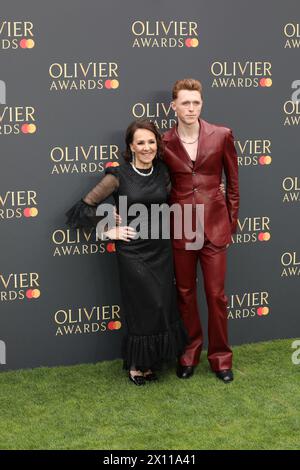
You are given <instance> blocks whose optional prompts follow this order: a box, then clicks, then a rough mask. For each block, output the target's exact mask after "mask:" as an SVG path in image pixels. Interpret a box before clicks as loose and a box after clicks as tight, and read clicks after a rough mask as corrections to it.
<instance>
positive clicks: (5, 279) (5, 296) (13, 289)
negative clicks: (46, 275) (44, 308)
mask: <svg viewBox="0 0 300 470" xmlns="http://www.w3.org/2000/svg"><path fill="white" fill-rule="evenodd" d="M40 295H41V291H40V280H39V274H38V273H0V300H1V302H12V301H14V300H26V299H27V300H35V299H38V298H39V297H40Z"/></svg>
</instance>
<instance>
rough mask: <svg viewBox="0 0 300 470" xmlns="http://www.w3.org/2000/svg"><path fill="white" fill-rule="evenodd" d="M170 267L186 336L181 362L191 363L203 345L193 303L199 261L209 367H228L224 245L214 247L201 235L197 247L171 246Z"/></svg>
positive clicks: (193, 363)
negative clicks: (171, 262) (186, 343)
mask: <svg viewBox="0 0 300 470" xmlns="http://www.w3.org/2000/svg"><path fill="white" fill-rule="evenodd" d="M173 253H174V267H175V277H176V287H177V299H178V308H179V312H180V315H181V318H182V320H183V323H184V325H185V328H186V330H187V333H188V335H189V338H190V343H189V345H188V346H187V348H186V350H185V352H184V354H183V355H182V356H181V357H180V360H179V361H180V364H181V365H183V366H195V365H197V364H198V362H199V359H200V353H201V350H202V346H203V331H202V326H201V321H200V316H199V311H198V303H197V263H198V260H199V261H200V265H201V269H202V274H203V280H204V288H205V294H206V300H207V307H208V353H207V356H208V360H209V363H210V366H211V369H212V370H213V371H215V372H216V371H219V370H223V369H231V368H232V351H231V349H230V347H229V345H228V333H227V297H226V296H225V293H224V285H225V273H226V247H217V246H215V245H213V244H212V243H211V242H210V241H209V240H207V239H205V242H204V245H203V247H202V248H201V250H195V251H193V250H180V249H174V250H173Z"/></svg>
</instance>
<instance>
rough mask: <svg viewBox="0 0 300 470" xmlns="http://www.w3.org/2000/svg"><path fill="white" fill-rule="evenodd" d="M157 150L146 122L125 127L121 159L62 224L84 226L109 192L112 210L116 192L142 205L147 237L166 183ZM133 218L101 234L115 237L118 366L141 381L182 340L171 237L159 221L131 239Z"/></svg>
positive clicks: (156, 135)
mask: <svg viewBox="0 0 300 470" xmlns="http://www.w3.org/2000/svg"><path fill="white" fill-rule="evenodd" d="M161 151H162V141H161V136H160V134H159V132H158V130H157V128H156V126H155V125H154V124H153V123H152V122H150V121H147V120H144V121H135V122H133V123H132V124H131V125H130V126H129V127H128V129H127V131H126V152H125V163H124V164H121V165H120V166H118V167H108V168H107V169H106V170H105V176H104V178H103V179H102V180H101V181H100V182H99V183H98V184H97V185H96V186H95V187H94V188H93V189H92V190H91V191H90V192H89V193H88V194H87V195H86V196H85V197H84V198H83V199H81V200H80V201H79V202H78V203H77V204H75V206H73V207H72V208H71V209H70V210H69V211H68V212H67V217H68V220H67V224H68V225H69V226H71V227H72V228H78V227H87V226H90V225H91V223H92V222H91V221H92V220H95V214H96V208H97V206H98V205H99V203H101V202H103V201H104V200H105V199H106V198H107V197H108V196H110V195H112V194H113V197H114V199H115V203H116V206H117V211H118V209H119V198H120V196H127V206H128V209H129V208H130V207H132V205H133V204H136V203H139V204H143V205H144V206H146V207H147V209H148V216H149V217H148V218H147V219H144V220H143V219H142V218H139V220H140V227H139V228H140V229H142V226H143V225H145V224H146V225H147V226H146V229H147V230H146V231H147V235H149V236H150V229H151V218H150V210H151V205H152V204H163V203H167V199H168V193H169V191H170V186H171V184H170V178H169V173H168V169H167V167H166V166H165V164H164V163H163V162H162V160H161V159H160V158H159V153H160V152H161ZM133 219H134V217H129V216H128V218H127V221H128V225H127V226H115V227H113V228H111V229H110V230H108V231H106V232H105V235H106V237H108V238H109V239H112V240H116V253H117V259H118V265H119V273H120V287H121V294H122V299H123V306H124V317H125V320H126V324H127V330H128V333H127V336H126V337H125V338H124V343H123V358H124V368H125V369H128V370H129V379H130V380H131V381H132V382H134V383H135V384H136V385H144V384H145V383H146V381H150V380H156V379H157V376H156V374H155V372H154V371H155V369H157V368H158V367H159V365H160V364H161V363H162V362H164V361H168V360H171V359H174V358H176V357H177V356H179V355H180V354H181V352H182V351H183V350H184V347H185V345H186V344H187V341H188V339H187V335H186V332H185V330H184V327H183V325H182V322H181V319H180V317H179V314H178V312H177V308H176V301H175V303H174V296H173V279H174V274H173V262H172V245H171V240H170V238H168V239H164V238H163V237H162V231H161V228H162V227H161V220H160V223H158V227H156V229H158V234H159V236H158V238H157V239H151V238H148V237H144V238H143V237H142V236H140V237H137V233H136V231H135V230H134V229H133V228H132V227H130V222H132V221H133ZM156 224H157V222H156ZM152 227H153V226H152ZM144 228H145V227H144ZM140 232H141V233H145V232H143V230H140Z"/></svg>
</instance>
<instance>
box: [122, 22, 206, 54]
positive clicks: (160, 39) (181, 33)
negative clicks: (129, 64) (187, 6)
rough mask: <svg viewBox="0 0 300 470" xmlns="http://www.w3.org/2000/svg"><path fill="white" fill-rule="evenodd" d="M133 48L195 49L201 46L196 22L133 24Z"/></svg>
mask: <svg viewBox="0 0 300 470" xmlns="http://www.w3.org/2000/svg"><path fill="white" fill-rule="evenodd" d="M131 34H132V43H131V44H132V47H139V48H176V47H178V48H182V47H188V48H195V47H198V45H199V40H198V24H197V23H196V21H175V20H171V21H149V20H146V21H142V20H136V21H133V22H132V23H131Z"/></svg>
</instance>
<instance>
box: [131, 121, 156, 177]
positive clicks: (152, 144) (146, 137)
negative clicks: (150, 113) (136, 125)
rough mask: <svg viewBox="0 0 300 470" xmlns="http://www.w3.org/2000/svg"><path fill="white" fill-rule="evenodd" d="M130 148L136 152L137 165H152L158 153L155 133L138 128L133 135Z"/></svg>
mask: <svg viewBox="0 0 300 470" xmlns="http://www.w3.org/2000/svg"><path fill="white" fill-rule="evenodd" d="M130 149H131V151H132V152H134V153H135V165H136V166H137V167H139V166H140V167H141V168H143V167H146V168H147V167H150V166H151V164H152V161H153V160H154V158H155V156H156V153H157V142H156V137H155V134H154V133H153V132H151V131H148V130H147V129H137V130H136V131H135V133H134V135H133V141H132V143H131V144H130Z"/></svg>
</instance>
